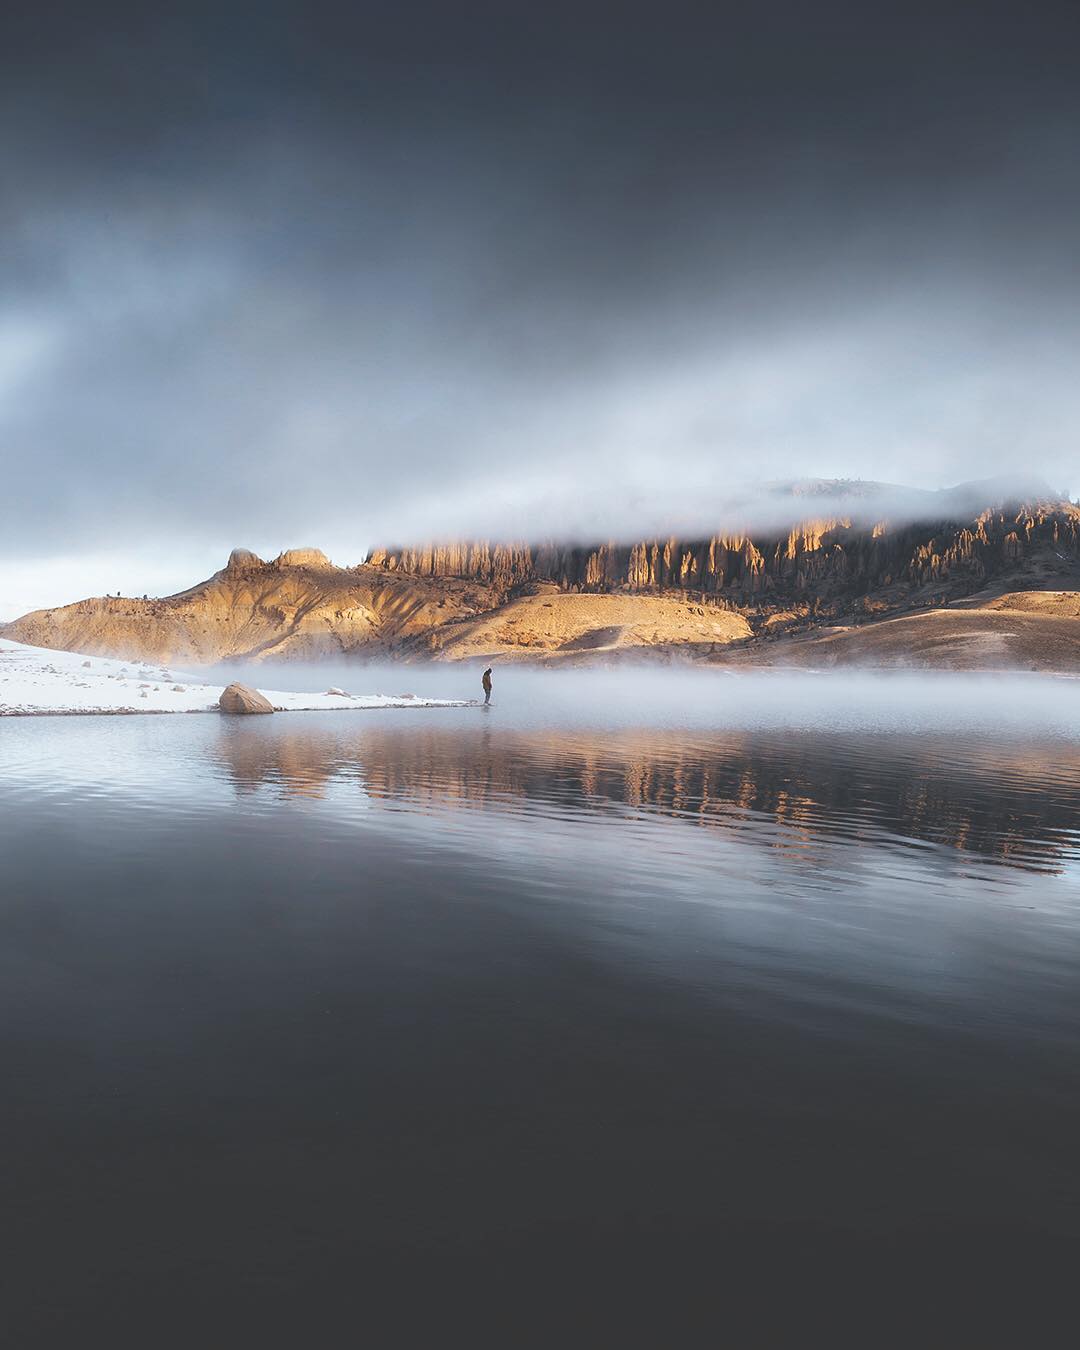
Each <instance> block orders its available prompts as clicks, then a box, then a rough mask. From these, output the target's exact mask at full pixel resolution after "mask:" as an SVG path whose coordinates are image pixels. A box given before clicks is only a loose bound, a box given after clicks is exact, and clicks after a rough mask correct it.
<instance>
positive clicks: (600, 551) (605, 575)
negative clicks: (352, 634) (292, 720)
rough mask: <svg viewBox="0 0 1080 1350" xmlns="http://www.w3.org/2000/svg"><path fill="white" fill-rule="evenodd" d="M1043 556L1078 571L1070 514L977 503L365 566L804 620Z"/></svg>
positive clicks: (995, 573) (503, 586)
mask: <svg viewBox="0 0 1080 1350" xmlns="http://www.w3.org/2000/svg"><path fill="white" fill-rule="evenodd" d="M1055 557H1057V558H1058V559H1059V560H1060V561H1061V562H1063V563H1065V564H1066V567H1065V569H1064V571H1065V572H1067V571H1068V570H1069V569H1070V568H1071V567H1072V566H1074V565H1077V564H1080V508H1078V507H1076V506H1074V505H1072V503H1070V502H1068V501H1064V500H1059V499H1055V498H1052V497H1049V496H1047V497H1044V498H1040V499H1036V500H1031V501H1026V502H1002V503H999V504H994V505H991V506H986V507H984V508H983V509H982V510H980V511H979V512H978V513H977V514H976V515H974V517H968V518H967V519H962V518H961V519H957V518H955V517H952V518H950V517H949V516H945V517H942V518H938V519H934V520H929V521H925V520H924V521H917V522H912V521H903V522H900V523H893V522H891V521H889V520H888V519H882V520H879V521H875V522H873V523H870V524H867V523H863V522H860V521H858V520H857V519H853V518H852V517H840V518H825V519H813V520H804V521H800V522H799V523H798V524H796V525H793V526H792V527H791V528H790V529H788V530H786V531H785V532H784V533H782V534H760V533H719V534H715V535H713V536H711V537H709V538H705V539H689V540H685V539H677V538H667V539H648V540H639V541H636V542H630V543H611V542H608V543H603V544H597V545H593V546H590V547H567V546H560V545H554V544H543V545H539V546H529V545H527V544H522V543H516V544H492V543H488V542H472V543H460V544H445V545H438V546H427V547H423V548H412V549H376V550H374V551H373V552H372V553H371V554H370V555H369V557H368V559H367V562H368V565H369V566H371V567H373V568H377V569H380V570H382V571H384V572H388V573H397V574H401V573H405V574H409V575H412V576H417V577H426V578H449V577H455V578H470V579H473V580H475V581H479V582H482V583H483V584H484V585H488V586H492V587H494V588H495V589H496V590H498V591H499V592H501V593H505V592H507V591H509V590H512V589H513V588H514V587H517V586H521V585H523V584H525V583H529V582H535V581H548V582H552V583H554V584H555V585H557V586H558V587H559V588H560V589H561V590H565V591H573V592H596V593H604V592H612V591H625V592H630V593H644V594H648V593H654V594H655V593H660V592H666V591H679V592H689V593H697V594H699V595H701V596H707V597H712V598H717V599H722V600H725V601H728V602H730V603H731V604H732V605H734V606H737V607H747V606H750V607H757V606H765V607H766V608H772V607H775V606H777V605H780V606H783V605H787V604H791V603H796V602H809V603H810V605H811V606H812V608H813V609H814V610H815V612H820V611H822V610H823V609H825V610H829V611H832V612H842V611H843V610H845V609H846V608H850V607H851V606H852V605H853V604H856V603H857V602H859V601H861V600H862V599H863V598H864V597H867V596H874V597H875V599H876V601H877V603H876V605H874V608H876V609H880V608H881V607H882V606H884V607H885V608H890V609H898V608H902V607H903V606H904V604H905V603H907V602H909V601H910V600H911V599H912V597H914V596H916V595H918V594H919V593H920V592H922V591H925V590H927V589H929V590H932V591H935V592H937V593H939V594H940V597H942V598H951V597H954V596H960V595H965V594H970V593H972V592H974V591H976V590H978V589H980V588H982V587H984V586H986V585H987V583H988V582H993V581H994V580H995V579H997V578H1006V577H1011V576H1013V575H1014V574H1015V573H1016V572H1017V571H1018V570H1023V569H1024V567H1025V565H1027V564H1032V565H1034V564H1037V563H1039V562H1040V561H1041V562H1043V563H1046V564H1052V562H1053V560H1054V558H1055ZM1051 570H1053V568H1052V567H1051Z"/></svg>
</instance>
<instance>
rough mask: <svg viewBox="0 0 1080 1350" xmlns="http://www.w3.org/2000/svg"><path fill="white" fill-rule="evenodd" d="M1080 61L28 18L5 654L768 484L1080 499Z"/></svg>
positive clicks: (449, 12)
mask: <svg viewBox="0 0 1080 1350" xmlns="http://www.w3.org/2000/svg"><path fill="white" fill-rule="evenodd" d="M154 11H158V12H156V13H155V12H154ZM1078 38H1080V18H1078V7H1077V6H1076V5H1075V4H1071V3H1070V4H1064V3H1063V4H1060V5H1053V4H1043V3H1038V2H1037V0H1036V2H1035V3H1032V2H1031V0H1029V2H1028V3H1024V4H995V3H992V0H979V3H972V4H960V3H953V4H950V3H948V2H947V0H944V2H942V0H938V3H933V4H929V3H927V4H921V3H919V2H918V0H905V3H903V4H882V3H873V0H857V2H855V0H852V2H851V3H830V2H829V0H819V3H814V4H810V3H807V2H806V0H791V2H788V0H783V2H781V3H767V2H765V3H760V2H759V3H757V4H756V5H754V6H749V5H747V4H745V3H739V4H731V5H727V4H723V3H719V2H718V0H712V2H711V3H700V4H688V3H680V2H679V0H665V3H663V4H659V3H654V4H650V5H637V4H634V3H632V0H622V3H618V4H600V3H590V0H575V2H574V3H562V0H545V3H543V4H538V3H536V2H535V0H529V3H518V0H500V2H499V3H494V2H493V3H487V4H480V3H470V2H469V0H464V3H462V0H430V3H426V4H421V3H410V0H393V2H392V3H379V4H371V3H364V0H353V2H352V3H347V4H346V3H342V4H340V5H328V4H322V3H318V0H315V2H314V3H312V0H308V2H307V3H304V4H302V5H301V4H295V5H283V4H275V3H273V0H259V3H252V4H250V5H245V4H229V3H228V2H227V0H219V2H218V3H215V4H213V5H205V6H203V5H200V4H198V3H194V4H192V3H189V4H185V5H183V6H175V7H172V9H171V11H169V12H166V10H165V7H163V6H154V5H146V4H144V3H139V4H132V5H130V6H121V5H116V4H110V3H108V0H106V3H104V4H98V5H85V4H75V3H66V4H65V3H61V4H49V3H48V0H45V3H38V4H35V5H34V6H29V5H27V6H23V7H22V9H21V12H20V13H18V14H16V15H14V16H13V17H10V16H9V17H8V18H7V19H6V22H5V33H4V41H3V47H2V50H0V174H2V185H3V188H2V191H3V195H2V202H0V230H2V244H3V254H2V263H3V271H2V297H0V298H2V308H0V458H2V474H0V490H2V491H3V529H2V531H0V618H2V617H11V616H12V615H14V614H16V613H19V612H22V611H23V610H25V609H27V608H29V607H31V606H32V605H37V604H51V603H59V602H61V601H64V600H72V599H76V598H78V597H79V596H81V595H85V594H94V593H101V592H103V591H104V590H113V591H115V590H117V589H122V590H124V591H125V593H138V594H141V593H142V592H143V591H149V592H150V593H157V592H164V591H168V590H174V589H177V588H179V587H181V586H183V585H187V584H189V583H190V582H192V581H194V580H196V579H197V578H199V577H201V576H203V575H205V574H207V573H208V572H209V571H212V570H214V569H215V568H216V567H218V566H220V565H222V563H223V562H224V558H225V556H226V555H227V553H228V551H229V549H230V548H232V547H233V546H234V545H243V546H246V547H250V548H254V549H256V550H257V551H260V552H262V553H264V554H268V555H271V556H272V555H273V554H275V553H277V552H279V551H280V550H281V549H283V548H286V547H289V546H295V545H307V544H311V545H318V546H321V547H323V548H324V549H325V550H326V551H327V552H328V553H330V554H331V556H333V557H334V558H335V560H337V561H340V562H344V563H351V562H355V561H357V560H358V559H359V558H360V556H361V555H362V553H363V551H364V549H365V548H366V547H367V546H369V545H371V544H375V543H381V542H385V541H391V542H402V541H412V540H417V539H421V538H425V537H429V536H442V537H446V536H452V535H460V534H470V533H482V534H485V535H492V534H495V535H504V536H505V535H523V534H524V535H529V534H532V535H537V534H547V533H551V532H560V533H564V534H565V533H581V534H586V535H588V534H609V533H611V532H613V531H626V532H629V533H635V532H638V531H641V530H648V529H650V528H668V527H669V526H670V525H672V524H678V523H680V522H685V523H686V524H687V526H688V527H690V526H692V525H694V524H695V523H696V522H697V521H698V520H700V519H701V518H703V517H705V516H708V515H709V514H710V513H711V512H712V511H713V509H714V503H715V511H716V514H717V516H718V517H719V516H720V515H721V514H722V512H723V509H724V504H725V502H726V501H727V500H728V499H729V498H730V497H731V495H732V493H733V492H737V491H738V490H741V488H742V485H745V484H746V483H747V482H748V481H750V480H754V479H760V478H783V477H788V476H797V477H804V476H828V477H831V476H843V477H863V478H873V479H885V480H889V481H893V482H902V483H910V484H914V485H918V486H922V487H939V486H944V485H948V484H952V483H955V482H958V481H960V480H962V479H967V478H973V477H982V476H986V475H989V474H994V473H999V472H1004V471H1014V470H1033V471H1035V472H1038V473H1041V474H1042V475H1044V476H1046V477H1047V478H1049V479H1050V481H1051V482H1052V483H1053V484H1054V485H1055V486H1059V487H1067V488H1069V489H1071V490H1072V491H1073V492H1076V491H1077V490H1080V473H1078V472H1077V469H1076V467H1075V466H1076V465H1077V463H1080V460H1078V458H1077V453H1076V441H1077V435H1078V431H1080V380H1078V379H1077V338H1078V336H1080V334H1078V329H1080V305H1078V300H1080V254H1078V250H1077V246H1076V222H1077V219H1078V211H1077V208H1078V206H1080V161H1078V154H1077V145H1078V144H1080V138H1078V132H1080V82H1078V81H1077V80H1076V72H1075V53H1076V51H1077V41H1078Z"/></svg>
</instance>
